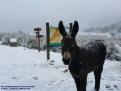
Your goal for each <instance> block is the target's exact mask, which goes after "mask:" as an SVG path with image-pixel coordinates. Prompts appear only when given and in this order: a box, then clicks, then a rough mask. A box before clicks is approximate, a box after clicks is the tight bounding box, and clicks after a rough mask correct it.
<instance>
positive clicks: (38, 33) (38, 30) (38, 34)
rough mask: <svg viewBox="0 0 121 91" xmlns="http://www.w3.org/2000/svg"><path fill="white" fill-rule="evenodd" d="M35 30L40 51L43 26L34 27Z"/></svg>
mask: <svg viewBox="0 0 121 91" xmlns="http://www.w3.org/2000/svg"><path fill="white" fill-rule="evenodd" d="M34 31H35V33H36V38H37V49H38V51H39V52H40V37H41V36H40V31H41V28H34Z"/></svg>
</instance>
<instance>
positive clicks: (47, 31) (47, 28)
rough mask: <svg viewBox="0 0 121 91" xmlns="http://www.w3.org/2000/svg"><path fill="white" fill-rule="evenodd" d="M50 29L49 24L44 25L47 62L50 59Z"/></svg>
mask: <svg viewBox="0 0 121 91" xmlns="http://www.w3.org/2000/svg"><path fill="white" fill-rule="evenodd" d="M49 43H50V28H49V23H46V48H47V60H49V59H50V47H49Z"/></svg>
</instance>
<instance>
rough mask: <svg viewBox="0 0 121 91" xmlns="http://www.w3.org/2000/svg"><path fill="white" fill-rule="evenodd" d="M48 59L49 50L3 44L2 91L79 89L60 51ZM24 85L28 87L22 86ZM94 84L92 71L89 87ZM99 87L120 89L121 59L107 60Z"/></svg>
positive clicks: (0, 52) (0, 48) (0, 59)
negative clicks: (66, 70)
mask: <svg viewBox="0 0 121 91" xmlns="http://www.w3.org/2000/svg"><path fill="white" fill-rule="evenodd" d="M49 61H52V62H51V63H50V62H48V61H47V60H46V52H38V51H37V50H30V49H24V48H23V47H9V46H2V45H0V86H1V88H0V91H76V87H75V83H74V81H73V79H72V77H71V75H70V73H69V72H66V73H64V70H65V68H66V67H65V66H64V65H63V63H62V61H61V54H60V53H53V52H51V59H50V60H49ZM53 61H54V62H53ZM50 64H51V65H50ZM52 64H53V65H52ZM14 86H16V87H15V88H14ZM22 86H23V87H24V86H28V87H29V89H20V87H22ZM12 87H13V88H12ZM18 87H19V88H18ZM93 87H94V76H93V73H90V74H89V75H88V82H87V91H93ZM25 88H26V87H25ZM100 91H121V62H117V61H109V60H106V62H105V64H104V71H103V73H102V78H101V88H100Z"/></svg>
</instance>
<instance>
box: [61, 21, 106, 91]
mask: <svg viewBox="0 0 121 91" xmlns="http://www.w3.org/2000/svg"><path fill="white" fill-rule="evenodd" d="M78 29H79V26H78V22H77V21H75V23H74V26H73V30H72V34H71V35H70V36H69V35H67V33H66V31H65V28H64V25H63V23H62V21H60V23H59V30H60V33H61V35H62V36H63V39H62V44H63V46H62V56H63V54H64V52H69V53H70V55H71V57H70V58H68V59H65V58H63V59H62V60H63V62H64V64H65V65H69V71H70V73H71V74H72V77H73V78H74V80H75V83H76V87H77V91H86V84H87V75H88V73H89V72H91V71H93V72H94V75H95V90H96V91H99V88H100V79H101V73H102V70H103V64H104V61H105V56H106V47H105V45H104V44H103V42H102V41H99V40H98V41H92V42H90V43H88V44H87V45H85V47H79V46H77V44H76V41H75V36H76V34H77V32H78Z"/></svg>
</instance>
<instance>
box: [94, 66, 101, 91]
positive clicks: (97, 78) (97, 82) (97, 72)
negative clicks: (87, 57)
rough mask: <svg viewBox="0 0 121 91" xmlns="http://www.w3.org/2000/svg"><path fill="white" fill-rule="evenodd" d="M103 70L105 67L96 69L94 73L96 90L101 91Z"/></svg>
mask: <svg viewBox="0 0 121 91" xmlns="http://www.w3.org/2000/svg"><path fill="white" fill-rule="evenodd" d="M102 70H103V67H101V68H99V69H98V70H95V71H94V75H95V90H96V91H99V89H100V79H101V73H102Z"/></svg>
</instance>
